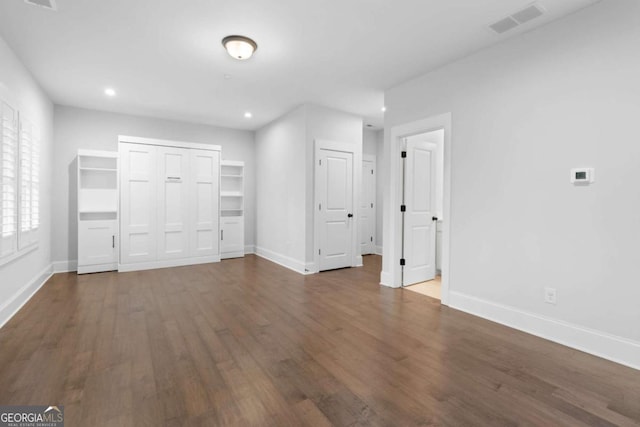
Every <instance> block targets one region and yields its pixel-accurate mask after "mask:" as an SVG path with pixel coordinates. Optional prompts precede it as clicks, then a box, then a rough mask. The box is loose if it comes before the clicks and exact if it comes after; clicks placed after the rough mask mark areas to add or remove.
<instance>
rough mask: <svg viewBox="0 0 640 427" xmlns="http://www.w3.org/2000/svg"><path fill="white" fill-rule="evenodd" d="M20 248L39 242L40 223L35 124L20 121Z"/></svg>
mask: <svg viewBox="0 0 640 427" xmlns="http://www.w3.org/2000/svg"><path fill="white" fill-rule="evenodd" d="M19 146H20V215H19V217H20V234H19V236H18V243H19V247H20V249H23V248H25V247H27V246H30V245H32V244H34V243H36V242H37V229H38V223H39V191H38V185H39V179H38V170H39V158H38V157H39V156H38V154H39V153H38V138H37V135H36V130H35V128H34V126H33V125H32V124H31V123H30V122H28V121H26V120H21V121H20V140H19Z"/></svg>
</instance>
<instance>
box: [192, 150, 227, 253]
mask: <svg viewBox="0 0 640 427" xmlns="http://www.w3.org/2000/svg"><path fill="white" fill-rule="evenodd" d="M189 151H190V158H189V165H190V166H189V172H190V173H191V178H190V181H191V182H190V185H189V188H190V191H191V195H190V197H189V200H190V206H189V212H190V215H191V218H190V222H191V224H193V227H191V235H190V238H189V242H190V250H189V253H190V255H191V256H196V257H197V256H211V255H216V254H218V253H219V244H218V229H219V214H218V211H219V204H220V202H219V198H218V195H219V191H220V184H219V175H220V174H219V167H218V165H219V164H220V153H219V152H216V151H207V150H189Z"/></svg>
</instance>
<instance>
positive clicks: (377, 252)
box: [376, 246, 382, 256]
mask: <svg viewBox="0 0 640 427" xmlns="http://www.w3.org/2000/svg"><path fill="white" fill-rule="evenodd" d="M376 255H380V256H382V246H376Z"/></svg>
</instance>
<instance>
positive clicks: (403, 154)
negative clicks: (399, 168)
mask: <svg viewBox="0 0 640 427" xmlns="http://www.w3.org/2000/svg"><path fill="white" fill-rule="evenodd" d="M400 157H402V158H403V159H405V158H406V157H407V152H406V151H403V152H402V153H400Z"/></svg>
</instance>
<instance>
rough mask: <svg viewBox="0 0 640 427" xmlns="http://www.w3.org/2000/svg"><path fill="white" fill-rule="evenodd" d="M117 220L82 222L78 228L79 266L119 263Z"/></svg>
mask: <svg viewBox="0 0 640 427" xmlns="http://www.w3.org/2000/svg"><path fill="white" fill-rule="evenodd" d="M117 229H118V224H117V221H116V220H110V221H80V226H79V227H78V230H79V233H80V234H79V236H78V242H79V247H78V266H80V267H83V266H89V265H99V264H113V263H115V262H117V260H118V257H117V249H116V248H117V242H116V236H117Z"/></svg>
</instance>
